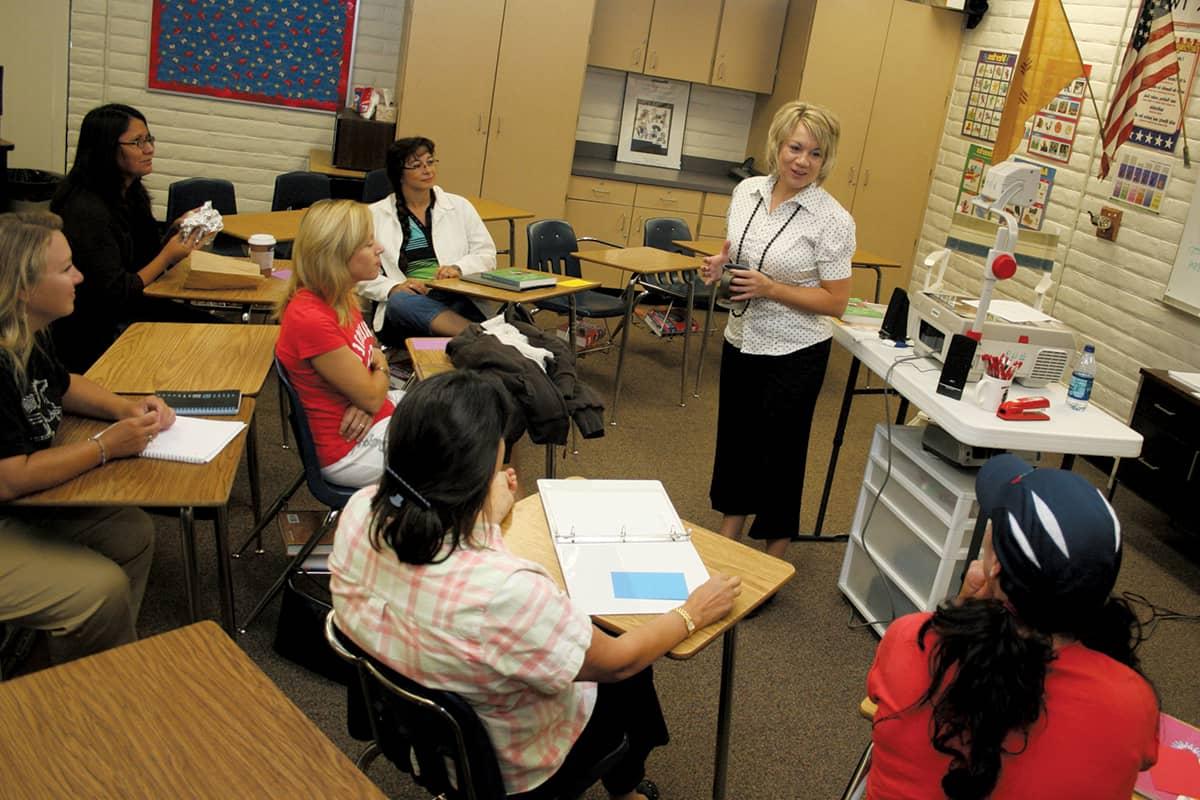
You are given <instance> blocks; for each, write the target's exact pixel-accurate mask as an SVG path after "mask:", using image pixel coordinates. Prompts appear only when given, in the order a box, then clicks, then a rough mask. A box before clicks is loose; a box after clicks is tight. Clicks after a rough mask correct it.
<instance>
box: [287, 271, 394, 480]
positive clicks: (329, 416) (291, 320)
mask: <svg viewBox="0 0 1200 800" xmlns="http://www.w3.org/2000/svg"><path fill="white" fill-rule="evenodd" d="M279 328H280V330H279V340H278V341H277V342H276V343H275V355H276V356H278V358H279V360H280V361H281V362H282V363H283V366H284V369H286V370H287V373H288V377H290V378H291V380H292V386H294V387H295V388H296V394H298V395H299V396H300V404H301V405H302V406H304V412H305V414H306V415H307V416H308V427H309V428H310V429H311V430H312V435H313V441H314V442H315V443H316V445H317V459H318V460H319V461H320V462H321V466H322V467H327V466H329V465H330V464H334V463H336V462H337V461H339V460H341V459H342V458H344V457H345V455H346V454H347V453H349V452H350V451H351V450H353V449H354V444H355V443H354V442H350V441H347V440H345V439H343V438H342V437H341V435H340V434H339V433H338V427H339V426H340V425H341V424H342V415H343V414H345V413H346V408H347V407H348V406H349V405H350V401H349V400H348V399H347V398H346V396H345V395H344V394H342V393H341V392H339V391H338V390H337V388H335V387H334V386H332V385H331V384H330V383H329V382H327V381H326V380H325V379H324V378H322V377H321V376H320V375H319V374H317V371H316V370H315V369H313V366H312V361H311V359H312V358H313V357H315V356H319V355H321V354H322V353H329V352H332V351H334V350H337V349H338V348H339V347H349V348H350V352H352V353H354V354H355V355H356V356H358V357H359V358H360V359H362V363H363V366H364V367H368V368H369V367H370V365H371V348H372V346H374V344H375V335H374V334H373V333H371V329H370V328H369V327H368V326H367V323H366V322H364V321H363V318H362V314H361V313H360V312H359V310H358V309H357V308H356V309H354V310H353V312H352V316H351V318H350V322H349V324H347V325H345V326H341V325H338V320H337V312H335V311H334V310H333V308H332V307H330V305H329V304H328V303H326V302H325V301H324V300H322V299H321V298H319V297H317V295H315V294H313V293H312V292H310V291H309V290H308V289H301V290H300V291H298V292H296V296H295V297H293V298H292V299H291V301H290V302H289V303H288V304H287V308H285V309H284V311H283V319H282V320H281V321H280V326H279ZM393 409H394V406H393V405H392V401H391V400H385V401H384V403H383V407H382V408H380V409H379V412H378V413H377V414H376V415H375V422H378V421H379V420H381V419H387V418H388V417H390V416H391V415H392V410H393Z"/></svg>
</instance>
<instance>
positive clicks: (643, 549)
mask: <svg viewBox="0 0 1200 800" xmlns="http://www.w3.org/2000/svg"><path fill="white" fill-rule="evenodd" d="M537 483H538V492H539V493H540V495H541V498H542V507H543V508H544V509H545V512H546V522H547V524H548V525H549V528H550V537H551V538H552V539H553V540H554V550H555V552H556V553H557V554H558V563H559V566H560V567H562V572H563V578H564V580H565V581H566V584H567V593H568V594H570V596H571V600H572V601H573V602H574V603H575V604H576V605H578V606H579V607H581V608H583V609H584V610H585V611H587V613H589V614H661V613H663V612H664V611H670V610H671V609H672V608H675V607H676V606H678V605H680V604H681V603H682V602H683V600H684V599H686V596H687V594H688V593H691V592H692V591H693V590H695V589H696V587H698V586H700V584H702V583H704V582H705V581H706V580H708V570H707V569H705V567H704V562H703V561H701V560H700V554H699V553H697V552H696V548H695V546H694V545H693V544H692V541H691V533H690V531H688V530H687V529H686V528H685V527H684V525H683V522H682V521H681V520H680V519H679V514H678V513H677V512H676V511H675V506H674V505H672V504H671V498H670V497H668V496H667V491H666V489H665V488H663V485H662V483H661V482H660V481H633V480H613V481H602V480H547V479H543V480H539V481H538V482H537ZM619 579H623V580H619ZM623 587H632V588H623ZM685 587H686V588H685ZM671 589H674V591H670V590H671ZM664 590H667V591H664ZM680 595H682V596H680Z"/></svg>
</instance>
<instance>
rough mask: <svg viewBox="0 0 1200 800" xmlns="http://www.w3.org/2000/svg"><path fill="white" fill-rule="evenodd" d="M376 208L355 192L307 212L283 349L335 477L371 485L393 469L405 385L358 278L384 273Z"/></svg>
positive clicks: (327, 472) (295, 256) (295, 254)
mask: <svg viewBox="0 0 1200 800" xmlns="http://www.w3.org/2000/svg"><path fill="white" fill-rule="evenodd" d="M381 250H382V248H380V247H379V246H378V245H377V244H375V240H374V237H373V234H372V232H371V214H370V212H369V211H367V207H366V206H364V205H363V204H362V203H356V202H354V201H353V200H322V201H320V202H319V203H316V204H314V205H313V206H312V207H311V208H309V209H308V211H306V212H305V213H304V217H303V219H301V221H300V230H299V232H298V233H297V234H296V241H295V244H293V245H292V277H291V278H290V279H289V282H288V293H287V297H286V298H284V300H283V302H282V303H281V304H280V306H279V309H278V310H277V312H276V313H277V316H278V317H279V318H280V331H279V340H278V341H277V342H276V343H275V356H276V357H277V358H278V359H279V361H280V363H282V364H283V367H284V369H286V370H287V374H288V377H289V378H290V380H291V382H292V386H293V387H294V388H295V389H296V394H297V395H299V397H300V404H301V406H303V407H304V413H305V414H306V415H307V417H308V426H309V428H310V429H311V430H312V435H313V440H314V443H315V444H316V447H317V459H318V460H319V461H320V462H321V473H322V474H323V475H324V476H325V478H326V480H329V481H332V482H333V483H336V484H340V485H342V486H366V485H368V484H371V483H375V482H376V481H378V480H379V476H380V475H381V474H382V473H383V446H384V436H385V434H386V433H387V424H388V420H389V419H390V418H391V416H392V410H393V408H394V407H395V406H394V401H395V400H399V398H400V394H401V393H400V392H395V393H389V391H388V364H387V358H386V357H385V356H384V355H383V351H381V350H380V349H379V348H378V347H376V346H375V335H374V334H373V333H371V329H370V328H369V327H367V323H366V322H364V321H363V317H362V312H361V311H359V310H358V298H357V297H356V296H355V294H354V285H355V284H356V283H357V282H359V281H367V280H371V279H372V278H375V277H377V276H378V275H379V254H380V251H381Z"/></svg>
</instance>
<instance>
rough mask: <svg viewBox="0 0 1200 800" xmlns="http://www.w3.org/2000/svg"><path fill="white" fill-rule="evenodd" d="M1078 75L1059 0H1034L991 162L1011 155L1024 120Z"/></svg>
mask: <svg viewBox="0 0 1200 800" xmlns="http://www.w3.org/2000/svg"><path fill="white" fill-rule="evenodd" d="M1081 75H1083V59H1082V58H1080V56H1079V45H1077V44H1076V43H1075V36H1074V34H1072V33H1071V25H1070V23H1068V22H1067V14H1066V12H1065V11H1063V7H1062V0H1034V2H1033V14H1031V15H1030V17H1029V27H1028V28H1026V29H1025V41H1024V42H1022V44H1021V55H1020V56H1019V57H1018V58H1017V67H1016V69H1015V70H1013V76H1012V83H1011V84H1009V87H1008V96H1007V97H1006V98H1005V99H1004V113H1003V114H1001V116H1000V129H999V131H998V132H997V134H996V145H995V147H994V148H993V153H992V163H993V164H999V163H1000V162H1002V161H1004V160H1005V159H1007V158H1008V157H1009V156H1010V155H1012V153H1013V151H1015V150H1016V149H1017V147H1018V146H1020V144H1021V137H1022V136H1023V135H1024V133H1025V122H1026V120H1028V119H1029V118H1030V117H1032V116H1033V115H1034V114H1035V113H1036V112H1037V111H1039V110H1040V109H1041V108H1042V107H1043V106H1045V105H1046V104H1047V103H1049V102H1050V101H1051V100H1053V99H1054V97H1055V95H1057V94H1058V93H1059V92H1061V91H1062V90H1063V89H1064V88H1065V87H1066V86H1067V84H1069V83H1070V82H1071V81H1073V80H1075V79H1076V78H1078V77H1080V76H1081Z"/></svg>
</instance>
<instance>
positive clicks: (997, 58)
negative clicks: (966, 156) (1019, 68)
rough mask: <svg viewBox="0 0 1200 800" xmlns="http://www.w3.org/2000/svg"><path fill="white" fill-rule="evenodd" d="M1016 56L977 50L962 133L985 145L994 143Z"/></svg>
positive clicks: (995, 51)
mask: <svg viewBox="0 0 1200 800" xmlns="http://www.w3.org/2000/svg"><path fill="white" fill-rule="evenodd" d="M1016 65H1017V54H1016V53H1006V52H1003V51H1001V50H980V51H979V58H978V60H977V61H976V62H975V75H974V77H973V78H972V79H971V92H970V94H969V95H968V96H967V111H966V115H965V117H964V118H963V126H962V134H963V136H970V137H971V138H972V139H982V140H983V141H985V142H994V141H996V130H997V129H998V128H999V127H1000V114H1001V112H1003V111H1004V98H1005V97H1006V96H1007V95H1008V85H1009V84H1010V83H1012V74H1013V68H1014V67H1015V66H1016Z"/></svg>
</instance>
